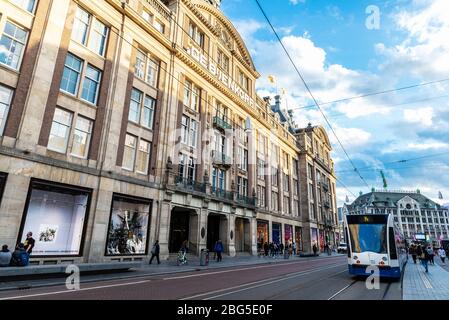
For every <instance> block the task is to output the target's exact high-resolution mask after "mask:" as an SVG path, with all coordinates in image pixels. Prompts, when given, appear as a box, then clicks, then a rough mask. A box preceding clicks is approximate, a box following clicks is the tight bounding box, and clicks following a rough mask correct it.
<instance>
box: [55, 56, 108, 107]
mask: <svg viewBox="0 0 449 320" xmlns="http://www.w3.org/2000/svg"><path fill="white" fill-rule="evenodd" d="M83 64H84V61H83V60H81V59H80V58H78V57H76V56H74V55H73V54H71V53H68V54H67V57H66V60H65V65H64V72H63V75H62V79H61V85H60V88H61V90H62V91H65V92H67V93H70V94H72V95H74V96H78V92H79V88H80V86H81V84H80V82H81V81H80V79H81V73H82V69H83ZM101 75H102V72H101V70H99V69H97V68H95V67H94V66H91V65H90V64H87V66H86V71H85V73H84V78H83V81H82V90H81V94H80V96H81V97H80V98H81V99H83V100H85V101H87V102H90V103H92V104H95V105H96V104H97V101H98V96H99V92H100V83H101Z"/></svg>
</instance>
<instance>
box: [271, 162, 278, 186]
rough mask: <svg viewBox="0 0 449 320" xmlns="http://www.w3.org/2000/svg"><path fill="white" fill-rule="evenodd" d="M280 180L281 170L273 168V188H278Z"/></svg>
mask: <svg viewBox="0 0 449 320" xmlns="http://www.w3.org/2000/svg"><path fill="white" fill-rule="evenodd" d="M278 179H279V170H278V168H276V167H272V168H271V185H272V186H273V187H277V186H278Z"/></svg>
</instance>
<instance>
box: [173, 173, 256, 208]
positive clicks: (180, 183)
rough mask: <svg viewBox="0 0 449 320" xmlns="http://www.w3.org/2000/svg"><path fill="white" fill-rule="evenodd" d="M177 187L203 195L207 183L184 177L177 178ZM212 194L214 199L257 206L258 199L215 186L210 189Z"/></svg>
mask: <svg viewBox="0 0 449 320" xmlns="http://www.w3.org/2000/svg"><path fill="white" fill-rule="evenodd" d="M175 185H176V187H178V188H181V189H183V190H186V191H196V192H201V193H206V192H207V189H206V183H204V182H202V183H201V182H196V181H194V180H193V179H189V178H184V177H180V176H178V177H175ZM210 194H211V195H212V196H214V197H217V198H220V199H223V200H227V201H236V202H238V203H241V204H244V205H249V206H255V205H256V198H255V197H248V196H245V195H241V194H239V193H236V192H233V191H227V190H223V189H221V188H217V187H214V186H211V187H210Z"/></svg>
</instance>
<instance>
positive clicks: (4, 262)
mask: <svg viewBox="0 0 449 320" xmlns="http://www.w3.org/2000/svg"><path fill="white" fill-rule="evenodd" d="M11 258H12V253H11V251H9V249H8V246H7V245H6V244H5V245H3V246H2V251H0V267H9V264H10V263H11Z"/></svg>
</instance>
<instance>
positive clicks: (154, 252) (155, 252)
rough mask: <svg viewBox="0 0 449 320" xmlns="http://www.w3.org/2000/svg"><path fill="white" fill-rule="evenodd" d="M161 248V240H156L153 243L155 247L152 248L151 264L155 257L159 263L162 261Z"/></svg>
mask: <svg viewBox="0 0 449 320" xmlns="http://www.w3.org/2000/svg"><path fill="white" fill-rule="evenodd" d="M160 250H161V248H160V246H159V240H156V242H155V243H154V245H153V249H151V259H150V264H151V263H152V262H153V259H154V257H156V259H157V264H161V261H160V260H159V252H160Z"/></svg>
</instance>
